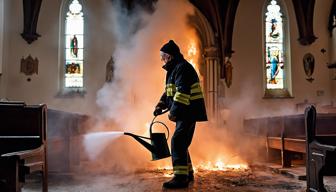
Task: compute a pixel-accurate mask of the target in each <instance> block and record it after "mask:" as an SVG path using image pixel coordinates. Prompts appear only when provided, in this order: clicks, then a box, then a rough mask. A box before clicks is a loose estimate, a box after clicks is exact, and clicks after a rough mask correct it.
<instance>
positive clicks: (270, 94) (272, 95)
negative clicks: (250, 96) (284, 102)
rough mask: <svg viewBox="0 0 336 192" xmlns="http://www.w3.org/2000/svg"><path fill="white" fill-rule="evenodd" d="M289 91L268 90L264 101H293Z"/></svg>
mask: <svg viewBox="0 0 336 192" xmlns="http://www.w3.org/2000/svg"><path fill="white" fill-rule="evenodd" d="M293 98H294V97H293V96H292V95H291V94H290V93H289V91H288V90H287V89H267V90H265V94H264V97H263V99H293Z"/></svg>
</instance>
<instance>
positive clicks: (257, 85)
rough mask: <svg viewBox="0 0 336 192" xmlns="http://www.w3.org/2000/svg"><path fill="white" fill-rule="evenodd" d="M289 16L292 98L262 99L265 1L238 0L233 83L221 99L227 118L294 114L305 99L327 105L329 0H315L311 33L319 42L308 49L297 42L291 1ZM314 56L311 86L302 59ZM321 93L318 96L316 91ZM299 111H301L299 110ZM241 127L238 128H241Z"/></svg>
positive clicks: (329, 96)
mask: <svg viewBox="0 0 336 192" xmlns="http://www.w3.org/2000/svg"><path fill="white" fill-rule="evenodd" d="M285 3H286V6H287V12H288V17H289V30H290V35H291V36H290V50H291V71H292V88H293V89H292V90H293V97H294V98H288V99H263V94H264V90H263V75H262V73H263V68H262V66H263V42H262V38H263V37H262V30H263V15H262V10H263V5H264V0H254V1H251V0H241V1H240V3H239V6H238V9H237V13H236V21H235V26H234V33H233V50H234V51H235V53H234V54H233V56H232V64H233V83H232V85H231V87H230V88H227V89H226V97H225V99H224V102H225V105H226V106H227V110H229V111H230V114H234V115H230V117H228V118H229V119H230V118H238V120H239V121H237V122H242V121H240V120H241V119H242V118H245V117H255V116H268V115H281V114H290V113H296V112H297V110H296V109H297V108H296V104H297V103H302V102H303V101H304V100H305V99H307V100H308V102H311V103H316V104H318V105H319V106H322V105H328V104H330V102H331V100H332V98H331V95H332V88H331V78H330V70H329V69H328V68H327V67H326V63H327V61H328V54H329V52H327V53H326V54H322V53H321V52H320V50H321V49H322V48H325V49H328V30H327V22H328V14H329V13H328V12H327V11H326V10H329V9H330V7H331V3H332V0H317V1H316V4H315V14H314V16H315V18H314V33H315V36H317V37H318V39H317V40H316V41H315V42H314V43H313V44H312V45H310V46H302V45H300V44H299V42H298V40H297V39H298V38H299V36H298V28H297V23H296V17H295V13H294V8H293V5H292V1H291V0H285ZM308 52H310V53H312V54H313V55H314V57H315V70H314V73H313V78H314V79H315V80H314V81H313V82H312V83H310V82H308V81H307V80H306V75H305V73H304V69H303V62H302V58H303V56H304V55H305V54H306V53H308ZM321 91H322V92H323V94H322V95H318V94H317V92H319V93H320V92H321ZM301 112H302V111H301ZM240 126H241V125H240Z"/></svg>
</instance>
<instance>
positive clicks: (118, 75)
mask: <svg viewBox="0 0 336 192" xmlns="http://www.w3.org/2000/svg"><path fill="white" fill-rule="evenodd" d="M114 2H115V1H114ZM193 11H194V8H193V6H192V5H191V4H190V3H189V2H188V1H187V0H160V1H158V2H157V4H156V10H155V11H154V13H152V14H149V13H146V12H145V11H142V10H141V9H140V8H135V10H134V11H133V12H132V13H129V12H127V11H125V10H124V9H123V8H121V7H120V4H118V3H113V9H112V10H109V11H108V12H109V13H111V15H110V17H111V19H112V20H113V24H111V31H112V32H113V35H114V36H115V39H116V41H115V42H114V43H116V46H115V47H116V48H115V51H114V54H113V57H114V61H115V65H114V79H113V81H112V82H111V83H106V84H105V85H104V86H103V87H102V88H101V89H100V90H99V91H98V93H97V105H98V106H99V107H100V109H101V113H100V114H97V116H98V118H99V119H100V120H102V121H100V122H98V123H97V124H96V125H95V126H94V128H93V129H94V130H105V131H125V132H132V133H135V134H139V135H146V134H147V133H148V127H146V124H148V122H150V121H151V120H152V118H153V115H152V113H153V110H154V107H155V105H156V104H157V102H158V101H159V98H160V96H161V94H162V93H163V91H164V84H165V79H164V77H165V71H164V70H163V69H162V65H163V64H162V62H161V61H160V51H159V50H160V48H161V46H162V45H163V44H165V43H167V42H168V41H169V40H170V39H173V40H174V41H175V42H176V43H177V44H178V45H179V46H180V49H181V52H182V53H184V54H187V48H188V45H189V44H190V42H191V41H192V40H193V39H195V38H196V35H195V33H194V32H193V30H192V29H190V28H189V27H188V25H187V16H188V15H189V14H193ZM163 119H165V118H163ZM171 127H173V126H171ZM160 131H163V130H160ZM95 142H99V140H96V141H95ZM86 145H88V146H89V145H90V143H86ZM96 146H98V145H96ZM91 149H92V148H91ZM93 150H94V149H93ZM102 151H103V153H102V155H100V156H98V157H97V159H96V161H97V164H98V165H97V166H95V169H98V168H99V165H101V166H102V169H104V170H107V169H109V168H112V169H114V170H116V169H118V170H120V169H121V170H134V169H138V168H145V167H146V166H147V167H148V164H149V163H150V161H148V160H149V159H150V152H149V151H147V150H146V149H144V148H143V147H142V146H141V145H140V144H138V143H137V142H136V141H133V138H129V137H128V136H124V137H122V138H120V139H117V140H114V141H113V142H112V143H110V145H107V148H106V149H104V150H102ZM89 153H90V152H89ZM167 161H169V159H168V160H167ZM116 167H118V168H116Z"/></svg>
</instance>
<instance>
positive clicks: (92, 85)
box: [4, 0, 114, 114]
mask: <svg viewBox="0 0 336 192" xmlns="http://www.w3.org/2000/svg"><path fill="white" fill-rule="evenodd" d="M61 3H62V0H45V1H42V6H41V11H40V15H39V21H38V26H37V32H38V33H39V34H41V37H40V38H38V40H37V41H34V42H33V43H32V44H30V45H29V44H27V42H26V41H25V40H24V39H23V38H22V37H21V36H20V33H21V32H22V30H23V11H22V10H23V8H22V1H21V0H10V1H6V6H7V7H8V10H7V11H8V13H10V15H8V16H7V17H6V18H5V19H6V26H5V28H6V32H5V35H6V41H5V42H4V43H5V44H4V48H5V50H6V51H5V54H6V57H5V58H4V65H5V68H7V70H6V72H5V73H6V74H5V78H6V82H7V83H5V84H6V85H8V86H6V88H4V89H5V92H6V97H7V98H8V99H11V100H24V101H26V102H27V103H31V104H36V103H47V104H48V107H49V108H54V109H60V110H65V111H72V112H81V113H87V114H93V113H94V111H95V107H96V105H95V100H96V92H97V90H98V89H99V88H101V87H102V85H103V84H104V81H105V68H106V67H105V66H106V63H107V62H108V61H109V59H110V57H111V56H112V53H113V49H114V47H113V45H114V44H113V39H112V37H111V36H112V35H111V30H110V29H109V28H108V27H106V26H111V25H109V24H108V23H107V22H108V16H106V15H103V14H107V12H106V11H103V10H106V9H108V6H111V2H110V1H105V0H99V1H85V3H86V4H85V5H84V11H86V12H84V14H85V16H86V17H85V23H86V28H85V35H86V37H85V38H86V40H85V46H86V47H85V53H86V56H85V58H84V60H85V61H84V62H85V64H84V65H85V66H84V75H85V79H84V81H85V83H86V88H87V90H86V91H87V93H86V95H85V96H84V97H79V96H77V97H70V98H62V97H59V96H57V95H58V93H59V82H60V79H59V78H60V76H59V70H62V68H61V67H60V64H63V62H59V54H58V49H59V47H58V45H59V35H60V34H59V31H60V27H59V17H60V14H59V13H60V8H61ZM91 29H94V30H91ZM29 54H30V55H31V56H32V57H33V58H35V57H37V58H38V60H39V67H38V74H37V75H36V74H33V75H32V76H31V77H30V78H31V81H30V82H28V81H27V78H28V76H26V75H24V74H23V73H20V60H21V58H22V57H24V58H26V57H27V56H28V55H29Z"/></svg>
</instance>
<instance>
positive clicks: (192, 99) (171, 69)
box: [154, 40, 207, 188]
mask: <svg viewBox="0 0 336 192" xmlns="http://www.w3.org/2000/svg"><path fill="white" fill-rule="evenodd" d="M160 56H161V60H162V61H163V62H164V65H163V67H162V68H163V69H165V70H166V71H167V74H166V88H165V92H164V93H163V95H162V96H161V99H160V101H159V103H158V104H157V105H156V107H155V110H154V115H155V116H157V115H159V114H161V112H162V110H165V109H169V114H168V118H169V119H170V120H171V121H174V122H176V127H175V132H174V134H173V137H172V140H171V151H172V163H173V171H174V177H173V178H172V179H171V180H170V181H168V182H165V183H164V184H163V187H164V188H184V187H187V186H188V184H189V182H190V181H193V179H194V175H193V167H192V163H191V158H190V154H189V151H188V148H189V146H190V144H191V141H192V138H193V134H194V130H195V125H196V122H197V121H207V115H206V109H205V104H204V98H203V93H202V89H201V86H200V83H199V78H198V75H197V73H196V71H195V69H194V67H193V66H192V65H191V64H190V63H188V61H186V60H185V59H184V58H183V55H182V54H181V53H180V49H179V47H178V46H177V45H176V44H175V42H174V41H173V40H170V41H169V42H168V43H166V44H165V45H163V47H162V48H161V49H160Z"/></svg>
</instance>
